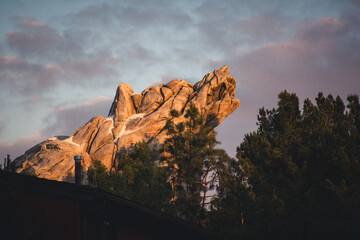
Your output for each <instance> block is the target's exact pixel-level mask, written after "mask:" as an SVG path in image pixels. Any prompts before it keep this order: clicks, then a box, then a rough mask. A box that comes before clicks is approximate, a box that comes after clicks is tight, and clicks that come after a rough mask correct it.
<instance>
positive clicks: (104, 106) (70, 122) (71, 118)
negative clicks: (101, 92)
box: [43, 96, 112, 135]
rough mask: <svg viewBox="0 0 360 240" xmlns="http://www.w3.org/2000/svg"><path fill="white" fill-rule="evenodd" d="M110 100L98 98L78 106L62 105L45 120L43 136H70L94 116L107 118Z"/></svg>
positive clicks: (102, 97)
mask: <svg viewBox="0 0 360 240" xmlns="http://www.w3.org/2000/svg"><path fill="white" fill-rule="evenodd" d="M111 102H112V98H110V97H106V96H99V97H96V98H93V99H90V100H87V101H84V102H83V103H82V104H80V105H75V106H70V107H64V106H63V104H62V105H59V106H58V107H55V108H53V109H52V110H51V112H50V113H49V115H48V116H47V117H46V118H45V120H44V121H45V128H44V129H43V132H44V134H45V135H70V134H72V133H73V132H74V131H75V130H76V129H78V128H79V127H80V126H82V125H83V124H85V123H86V122H87V121H89V120H90V119H91V118H93V117H95V116H105V117H107V114H108V111H109V109H110V106H111Z"/></svg>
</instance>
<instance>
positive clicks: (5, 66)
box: [0, 56, 60, 94]
mask: <svg viewBox="0 0 360 240" xmlns="http://www.w3.org/2000/svg"><path fill="white" fill-rule="evenodd" d="M0 71H2V72H3V73H1V75H0V76H1V77H2V80H3V81H4V82H6V83H7V85H8V87H9V88H10V90H14V91H22V92H27V93H29V94H32V93H34V92H41V91H43V90H44V89H47V88H48V87H51V86H54V85H55V83H56V80H57V78H58V76H59V74H60V69H59V67H58V66H55V65H46V66H43V65H40V64H35V63H31V62H28V61H25V60H22V59H19V58H16V57H14V56H0Z"/></svg>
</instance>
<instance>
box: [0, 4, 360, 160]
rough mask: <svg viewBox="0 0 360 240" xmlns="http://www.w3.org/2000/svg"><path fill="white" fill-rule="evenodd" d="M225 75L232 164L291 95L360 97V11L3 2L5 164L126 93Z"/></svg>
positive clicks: (0, 152)
mask: <svg viewBox="0 0 360 240" xmlns="http://www.w3.org/2000/svg"><path fill="white" fill-rule="evenodd" d="M223 65H228V67H229V69H230V73H231V75H233V76H234V77H235V79H236V80H237V90H236V97H237V98H239V99H240V106H239V107H238V108H237V110H236V111H235V112H234V113H232V114H231V115H230V116H229V117H228V118H227V119H225V120H224V121H223V123H222V124H221V125H220V126H218V127H217V129H216V130H217V132H218V140H220V142H221V145H220V147H221V148H224V149H225V150H226V151H227V152H228V153H229V154H230V155H231V156H234V155H235V153H236V147H237V146H239V144H240V143H241V141H242V140H243V138H244V136H245V134H247V133H249V132H252V131H254V130H256V128H257V126H256V121H257V113H258V110H259V108H261V107H263V106H264V107H265V108H268V109H270V108H273V107H276V104H277V101H278V99H277V95H278V94H279V93H280V92H281V91H283V90H287V91H288V92H294V93H296V94H297V96H298V97H299V99H300V102H303V101H304V100H305V99H306V98H310V99H311V100H312V101H314V99H315V97H316V95H317V93H318V92H323V93H324V94H325V95H327V94H332V95H333V96H337V95H339V96H340V97H341V98H342V99H343V100H344V102H345V104H346V96H347V95H349V94H359V93H360V0H343V1H338V0H312V1H310V0H303V1H298V0H284V1H280V0H273V1H268V0H221V1H215V0H202V1H195V0H189V1H187V0H181V1H180V0H179V1H167V0H139V1H138V0H131V1H130V0H129V1H126V0H124V1H90V0H75V1H70V0H57V1H47V0H43V1H40V0H38V1H36V0H26V1H22V0H0V157H1V158H4V157H5V156H6V154H10V155H11V157H12V159H14V158H15V157H17V156H19V155H21V154H23V153H24V152H25V151H26V150H27V149H29V148H30V147H32V146H34V145H36V144H37V143H39V142H41V141H43V140H45V139H47V138H49V137H52V136H56V135H71V134H72V133H73V132H74V131H75V130H76V129H77V128H79V127H80V126H81V125H83V124H84V123H86V122H87V121H88V120H90V119H91V118H92V117H94V116H99V115H100V116H107V113H108V111H109V109H110V106H111V103H112V100H113V98H114V95H115V91H116V87H117V85H118V84H120V83H127V84H130V85H131V86H132V87H133V89H134V92H141V91H142V90H144V89H145V88H147V87H149V86H150V85H158V84H161V83H167V82H169V81H170V80H172V79H178V78H181V79H184V80H186V81H188V82H190V83H196V82H198V81H200V80H201V79H202V77H203V76H204V75H205V74H206V73H208V72H211V71H213V70H215V69H219V68H221V67H222V66H223ZM0 162H1V161H0Z"/></svg>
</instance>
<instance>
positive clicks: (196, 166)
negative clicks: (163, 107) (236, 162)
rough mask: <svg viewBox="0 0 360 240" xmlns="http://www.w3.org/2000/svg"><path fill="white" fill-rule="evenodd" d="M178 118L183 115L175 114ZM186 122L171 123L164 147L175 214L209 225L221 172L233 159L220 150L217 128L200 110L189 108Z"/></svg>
mask: <svg viewBox="0 0 360 240" xmlns="http://www.w3.org/2000/svg"><path fill="white" fill-rule="evenodd" d="M171 114H172V115H173V116H174V117H178V116H179V113H178V112H177V111H175V110H173V111H172V112H171ZM184 117H185V121H182V122H180V123H178V124H174V122H173V121H171V120H170V121H168V122H167V124H166V127H165V129H166V130H167V133H168V138H167V139H166V140H165V142H164V145H163V149H162V152H163V162H164V163H165V164H166V165H167V166H168V168H167V169H168V171H169V180H170V183H171V185H172V190H173V191H172V192H173V197H172V203H173V208H172V214H174V215H176V216H178V217H180V218H182V219H184V220H186V221H189V222H191V223H195V224H200V225H202V226H206V223H207V221H208V216H207V210H208V209H209V208H210V207H211V206H209V205H211V203H212V202H211V201H210V200H208V199H211V198H212V196H209V192H211V191H213V192H214V189H215V186H216V183H217V182H218V179H219V174H220V172H221V169H222V168H224V166H225V165H226V164H227V162H228V161H229V160H230V158H229V157H228V156H227V154H226V153H225V152H224V151H223V150H220V149H216V148H215V147H216V145H217V144H218V143H219V142H218V141H217V140H216V134H215V132H214V129H213V128H211V127H207V126H206V124H205V123H206V122H205V119H204V117H203V116H202V115H200V114H199V111H198V109H197V108H196V107H195V106H194V105H193V104H191V105H189V108H188V109H187V110H186V114H185V116H184Z"/></svg>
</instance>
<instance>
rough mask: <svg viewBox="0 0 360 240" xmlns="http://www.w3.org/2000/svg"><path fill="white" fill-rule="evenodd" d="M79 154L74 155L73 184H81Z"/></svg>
mask: <svg viewBox="0 0 360 240" xmlns="http://www.w3.org/2000/svg"><path fill="white" fill-rule="evenodd" d="M81 159H82V156H81V155H75V156H74V160H75V184H79V185H81Z"/></svg>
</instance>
